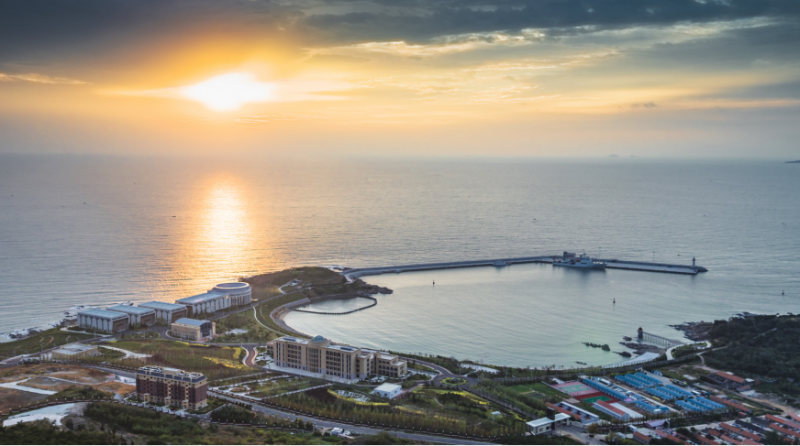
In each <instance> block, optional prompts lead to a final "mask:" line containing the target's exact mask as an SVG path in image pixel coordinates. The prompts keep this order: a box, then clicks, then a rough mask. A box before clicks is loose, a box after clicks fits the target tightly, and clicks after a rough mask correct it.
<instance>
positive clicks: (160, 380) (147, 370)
mask: <svg viewBox="0 0 800 446" xmlns="http://www.w3.org/2000/svg"><path fill="white" fill-rule="evenodd" d="M207 391H208V380H207V379H206V377H205V376H204V375H203V374H202V373H193V372H184V371H183V370H178V369H172V368H168V367H154V366H146V367H142V368H140V369H139V370H137V371H136V395H137V396H138V397H139V398H141V399H142V400H144V401H146V402H148V403H156V404H167V405H169V406H177V407H182V408H184V409H189V410H198V409H202V408H204V407H206V406H207V405H208V397H207V395H206V394H207Z"/></svg>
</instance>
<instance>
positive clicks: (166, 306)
mask: <svg viewBox="0 0 800 446" xmlns="http://www.w3.org/2000/svg"><path fill="white" fill-rule="evenodd" d="M139 306H140V307H145V308H153V309H155V310H167V311H175V310H183V309H186V306H185V305H178V304H170V303H167V302H158V301H151V302H145V303H143V304H139Z"/></svg>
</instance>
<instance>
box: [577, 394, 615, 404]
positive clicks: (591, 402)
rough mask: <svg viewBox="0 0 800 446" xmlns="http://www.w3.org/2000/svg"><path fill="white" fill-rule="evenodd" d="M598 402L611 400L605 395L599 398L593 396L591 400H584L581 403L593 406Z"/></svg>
mask: <svg viewBox="0 0 800 446" xmlns="http://www.w3.org/2000/svg"><path fill="white" fill-rule="evenodd" d="M598 401H611V398H609V397H607V396H605V395H600V396H593V397H591V398H586V399H585V400H583V402H584V403H586V404H594V403H596V402H598Z"/></svg>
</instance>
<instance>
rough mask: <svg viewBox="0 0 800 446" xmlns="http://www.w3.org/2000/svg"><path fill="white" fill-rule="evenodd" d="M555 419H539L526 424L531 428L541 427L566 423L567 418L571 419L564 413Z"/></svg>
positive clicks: (557, 415) (556, 415) (558, 414)
mask: <svg viewBox="0 0 800 446" xmlns="http://www.w3.org/2000/svg"><path fill="white" fill-rule="evenodd" d="M553 418H554V419H553V420H551V419H550V418H547V417H544V418H539V419H538V420H533V421H528V422H527V423H525V424H527V425H528V426H530V427H540V426H544V425H547V424H550V423H557V422H559V421H564V420H566V419H567V418H569V415H567V414H563V413H557V414H555V416H554V417H553Z"/></svg>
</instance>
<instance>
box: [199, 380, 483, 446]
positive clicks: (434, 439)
mask: <svg viewBox="0 0 800 446" xmlns="http://www.w3.org/2000/svg"><path fill="white" fill-rule="evenodd" d="M214 396H215V397H218V398H220V399H223V400H226V401H231V402H243V403H245V404H247V405H250V404H252V403H249V402H246V401H242V400H240V399H238V398H235V397H229V396H226V395H220V394H216V393H215V395H214ZM252 406H253V410H255V411H256V412H260V413H263V414H266V415H273V416H278V417H281V418H285V419H287V420H290V421H293V420H295V419H297V418H302V419H303V420H304V421H311V422H312V423H314V426H315V427H317V428H334V427H338V428H341V429H343V430H348V431H350V432H352V433H355V434H361V435H376V434H378V433H380V432H383V431H386V432H389V433H390V434H391V435H394V436H396V437H398V438H403V439H406V440H412V441H420V442H426V443H442V444H467V445H480V444H490V443H485V442H481V441H473V440H464V439H459V438H447V437H438V436H435V435H426V434H414V433H409V432H404V431H398V430H392V429H380V428H373V427H363V426H355V425H352V424H348V423H343V422H338V421H331V420H324V419H319V418H314V417H310V416H308V415H295V414H292V413H288V412H284V411H281V410H277V409H273V408H271V407H266V406H263V405H260V404H252Z"/></svg>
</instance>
